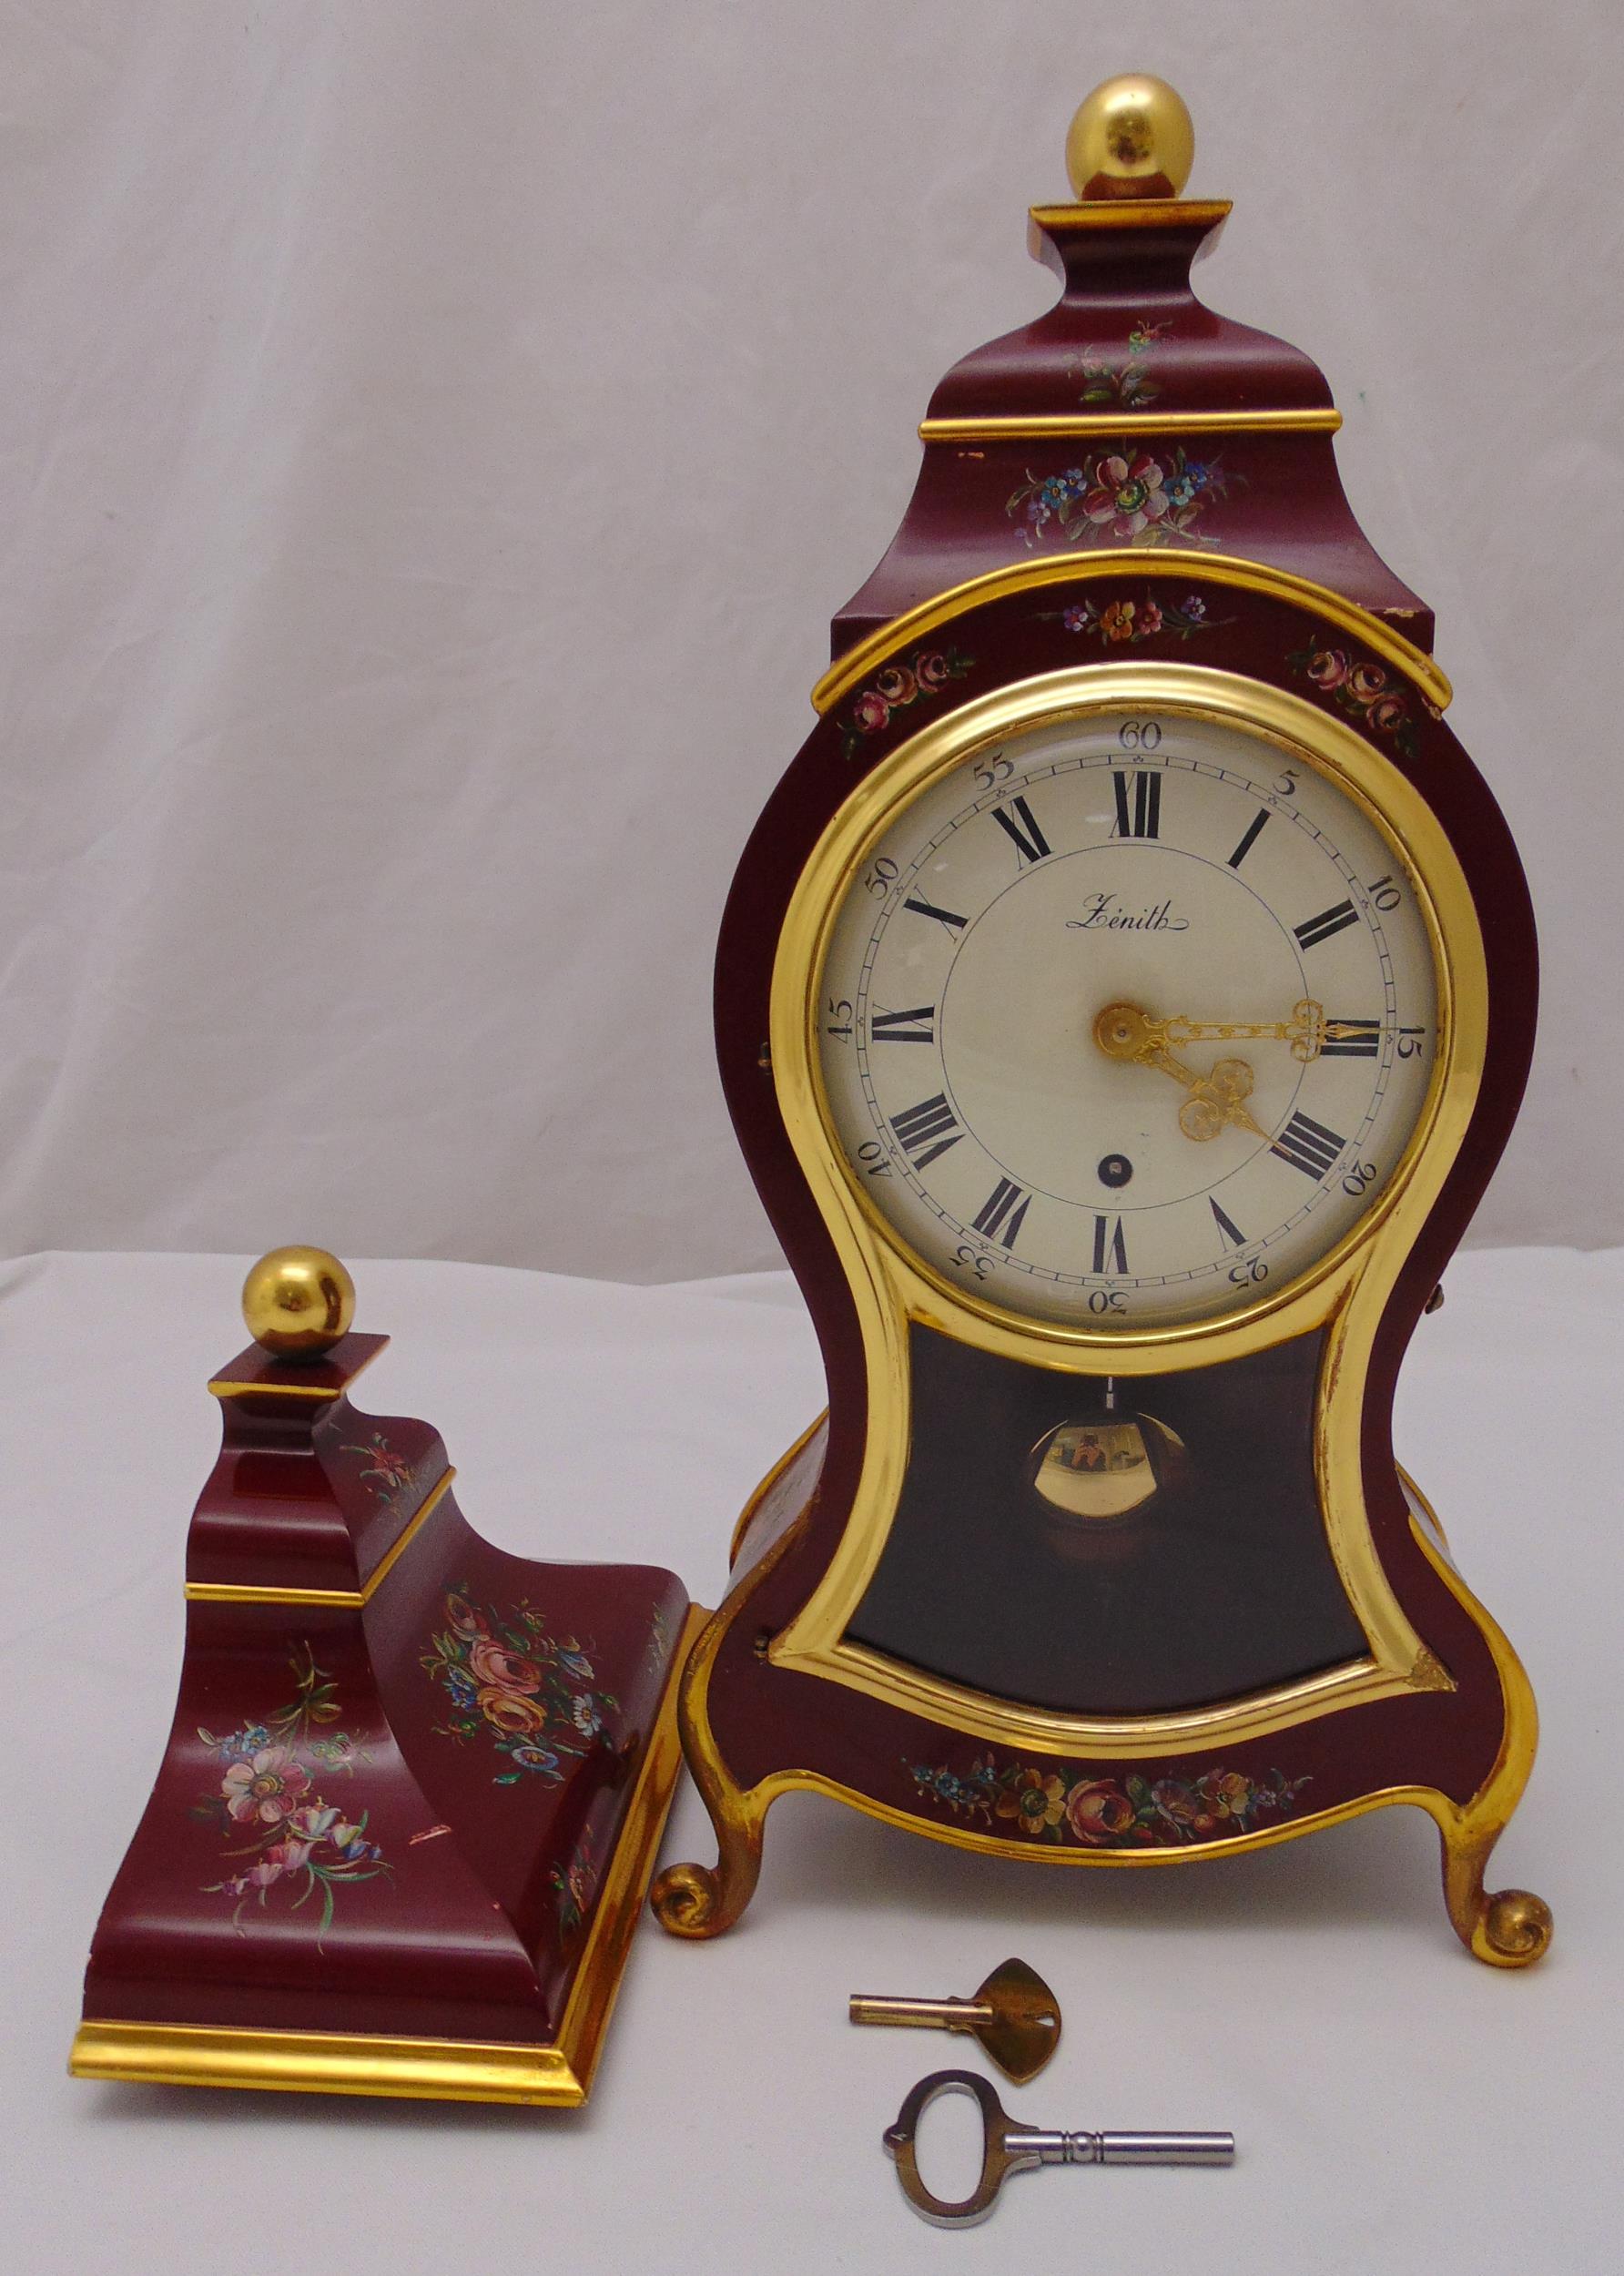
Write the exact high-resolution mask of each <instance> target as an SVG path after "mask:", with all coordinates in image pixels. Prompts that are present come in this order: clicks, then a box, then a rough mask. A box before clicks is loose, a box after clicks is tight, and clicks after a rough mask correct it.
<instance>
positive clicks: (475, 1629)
mask: <svg viewBox="0 0 1624 2276" xmlns="http://www.w3.org/2000/svg"><path fill="white" fill-rule="evenodd" d="M445 1617H446V1619H447V1620H448V1621H450V1622H451V1624H452V1627H453V1628H454V1629H455V1630H456V1631H457V1633H458V1635H459V1636H463V1637H466V1638H467V1639H468V1640H469V1641H472V1640H473V1639H474V1638H475V1637H478V1636H488V1635H489V1634H490V1633H491V1628H490V1623H489V1622H488V1621H487V1620H486V1618H485V1616H484V1614H483V1613H482V1611H480V1610H477V1608H476V1607H475V1606H473V1605H472V1604H470V1602H469V1601H468V1599H467V1598H466V1597H465V1596H459V1595H458V1594H457V1592H456V1590H454V1589H452V1590H451V1591H450V1592H449V1593H448V1595H447V1597H446V1600H445Z"/></svg>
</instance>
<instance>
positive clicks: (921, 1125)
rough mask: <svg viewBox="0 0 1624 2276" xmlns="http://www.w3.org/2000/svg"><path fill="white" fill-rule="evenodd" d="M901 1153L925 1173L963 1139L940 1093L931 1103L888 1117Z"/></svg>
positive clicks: (956, 1120)
mask: <svg viewBox="0 0 1624 2276" xmlns="http://www.w3.org/2000/svg"><path fill="white" fill-rule="evenodd" d="M891 1128H892V1129H893V1130H894V1131H895V1132H896V1133H897V1137H898V1142H899V1143H900V1144H901V1147H902V1151H903V1153H905V1154H907V1156H908V1160H909V1161H910V1162H911V1163H913V1165H914V1168H915V1169H916V1170H928V1169H929V1167H930V1164H931V1163H933V1162H934V1161H935V1160H936V1159H937V1158H938V1156H939V1155H940V1154H944V1153H946V1152H947V1150H948V1148H949V1146H956V1145H957V1144H958V1143H959V1140H960V1139H961V1138H962V1137H963V1135H964V1133H963V1132H962V1131H961V1130H960V1129H959V1123H958V1118H957V1117H956V1116H955V1114H954V1113H953V1110H952V1108H951V1107H950V1106H949V1104H948V1102H947V1100H946V1099H945V1098H944V1097H943V1096H942V1094H941V1092H937V1094H936V1096H935V1097H934V1098H933V1099H921V1100H920V1101H919V1104H918V1106H910V1107H908V1108H906V1109H905V1110H904V1111H903V1113H900V1114H893V1115H892V1117H891Z"/></svg>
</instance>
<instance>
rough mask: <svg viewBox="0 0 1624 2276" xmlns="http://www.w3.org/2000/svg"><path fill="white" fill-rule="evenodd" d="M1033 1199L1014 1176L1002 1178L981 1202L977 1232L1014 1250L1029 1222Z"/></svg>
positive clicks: (976, 1225) (976, 1222)
mask: <svg viewBox="0 0 1624 2276" xmlns="http://www.w3.org/2000/svg"><path fill="white" fill-rule="evenodd" d="M1031 1199H1032V1197H1031V1195H1030V1194H1027V1193H1023V1192H1022V1191H1021V1189H1020V1186H1019V1185H1017V1184H1015V1183H1014V1181H1013V1180H1012V1179H1010V1178H1007V1177H1000V1179H999V1182H998V1184H996V1185H995V1186H994V1187H993V1189H992V1191H991V1193H990V1194H988V1196H987V1199H986V1200H985V1201H984V1202H983V1203H982V1204H981V1214H980V1215H979V1217H977V1219H976V1220H975V1229H976V1231H977V1232H978V1233H983V1234H985V1235H986V1236H987V1238H988V1239H989V1240H990V1241H1001V1242H1002V1243H1003V1245H1004V1246H1005V1248H1007V1249H1012V1248H1013V1247H1014V1245H1015V1242H1016V1238H1017V1236H1018V1235H1019V1234H1020V1228H1021V1226H1022V1225H1023V1224H1025V1223H1026V1213H1027V1211H1028V1209H1030V1206H1031ZM1017 1204H1019V1206H1017Z"/></svg>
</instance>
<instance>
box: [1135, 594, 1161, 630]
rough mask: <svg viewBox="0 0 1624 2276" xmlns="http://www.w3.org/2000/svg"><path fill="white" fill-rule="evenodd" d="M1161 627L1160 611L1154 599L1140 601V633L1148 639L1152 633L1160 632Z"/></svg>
mask: <svg viewBox="0 0 1624 2276" xmlns="http://www.w3.org/2000/svg"><path fill="white" fill-rule="evenodd" d="M1161 629H1162V611H1161V610H1160V609H1159V608H1158V607H1157V605H1156V604H1155V602H1154V601H1145V602H1142V604H1141V605H1140V611H1139V630H1140V632H1141V634H1142V635H1143V636H1144V637H1145V638H1147V639H1148V638H1149V636H1150V635H1151V634H1152V633H1153V632H1160V631H1161Z"/></svg>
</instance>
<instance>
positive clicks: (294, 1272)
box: [242, 1248, 355, 1359]
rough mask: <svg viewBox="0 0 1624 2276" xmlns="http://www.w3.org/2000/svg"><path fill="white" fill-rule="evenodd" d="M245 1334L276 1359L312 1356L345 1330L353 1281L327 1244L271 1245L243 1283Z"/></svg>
mask: <svg viewBox="0 0 1624 2276" xmlns="http://www.w3.org/2000/svg"><path fill="white" fill-rule="evenodd" d="M242 1317H243V1323H244V1325H245V1326H246V1327H247V1328H248V1331H249V1335H250V1336H252V1337H253V1339H254V1341H255V1342H256V1343H257V1344H258V1345H259V1346H260V1348H261V1349H262V1350H264V1351H268V1352H269V1353H271V1354H272V1356H274V1357H276V1358H279V1359H316V1358H320V1356H321V1354H322V1353H323V1352H324V1351H330V1350H331V1349H332V1346H334V1345H335V1344H336V1343H338V1342H340V1340H341V1339H342V1338H343V1337H344V1336H347V1335H348V1334H349V1333H350V1322H351V1321H352V1320H353V1319H354V1317H355V1283H354V1281H352V1280H351V1279H350V1275H349V1274H348V1273H347V1272H346V1271H345V1269H344V1267H343V1265H340V1262H339V1260H338V1258H337V1257H336V1256H334V1255H330V1253H329V1251H328V1250H326V1249H311V1248H284V1249H272V1250H270V1251H269V1254H268V1255H264V1256H262V1257H261V1258H260V1259H259V1263H258V1264H257V1265H254V1266H253V1267H252V1268H251V1269H250V1271H249V1276H248V1278H247V1279H246V1280H245V1281H244V1282H243V1284H242Z"/></svg>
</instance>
